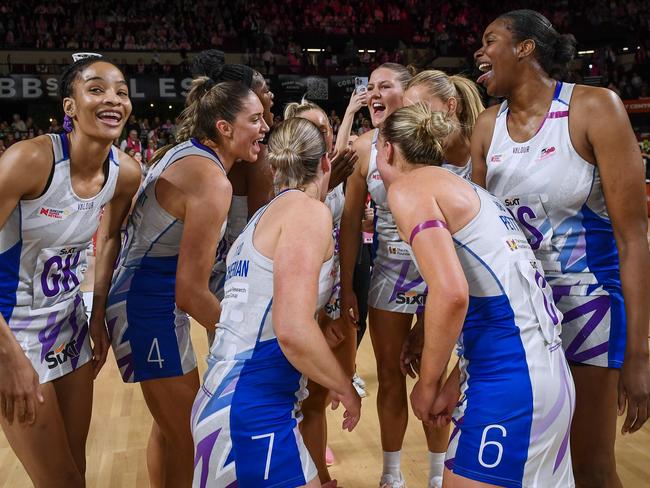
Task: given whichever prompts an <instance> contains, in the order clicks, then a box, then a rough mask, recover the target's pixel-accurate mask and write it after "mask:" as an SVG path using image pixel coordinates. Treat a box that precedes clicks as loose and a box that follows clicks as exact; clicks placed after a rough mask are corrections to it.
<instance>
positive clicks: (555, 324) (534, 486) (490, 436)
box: [445, 183, 575, 488]
mask: <svg viewBox="0 0 650 488" xmlns="http://www.w3.org/2000/svg"><path fill="white" fill-rule="evenodd" d="M469 184H471V183H469ZM472 186H473V187H474V189H475V191H476V193H477V195H478V197H479V199H480V203H481V207H480V210H479V212H478V213H477V215H476V216H475V217H474V218H473V219H472V220H471V221H470V222H469V223H468V224H467V225H465V226H464V227H463V228H462V229H460V230H459V231H457V232H456V233H455V234H453V235H452V237H453V241H454V246H455V248H456V253H457V254H458V258H459V260H460V264H461V266H462V268H463V271H464V273H465V277H466V278H467V283H468V285H469V306H468V310H467V315H466V318H465V322H464V323H463V328H462V331H461V335H460V338H459V340H458V356H459V358H460V359H459V367H460V371H461V398H460V400H459V403H458V405H457V407H456V410H455V411H454V414H453V423H454V429H453V431H452V433H451V437H450V441H449V447H448V450H447V459H446V461H445V465H446V466H447V468H448V469H450V470H451V471H453V472H454V473H456V474H458V475H460V476H463V477H465V478H469V479H473V480H477V481H482V482H484V483H491V484H495V485H498V486H504V487H509V488H521V487H526V488H550V487H553V488H556V487H557V488H568V487H572V486H574V480H573V473H572V469H571V454H570V449H569V433H570V427H571V418H572V416H573V410H574V403H575V390H574V386H573V380H572V378H571V373H570V371H569V368H568V364H567V361H566V359H565V357H564V354H563V351H562V347H561V346H562V344H561V340H560V331H561V325H560V322H561V320H562V314H561V313H560V312H559V311H558V310H557V308H556V307H555V305H554V303H553V297H552V292H551V289H550V286H549V285H548V284H547V283H546V281H545V279H544V274H543V271H542V269H541V264H540V263H539V261H538V260H537V259H536V258H535V255H534V254H533V252H532V250H531V248H530V245H529V244H528V242H527V241H526V238H525V237H524V235H523V233H522V232H521V229H520V228H519V226H518V224H517V221H516V220H515V219H514V218H513V217H512V216H511V215H510V213H509V212H508V210H507V209H506V207H505V206H504V205H503V204H502V203H501V202H500V201H499V200H498V199H497V198H496V197H494V196H492V195H490V194H489V193H488V192H486V191H485V190H483V189H482V188H479V187H478V186H475V185H472Z"/></svg>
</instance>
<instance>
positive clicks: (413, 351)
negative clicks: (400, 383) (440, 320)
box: [399, 317, 424, 378]
mask: <svg viewBox="0 0 650 488" xmlns="http://www.w3.org/2000/svg"><path fill="white" fill-rule="evenodd" d="M423 347H424V325H423V322H422V320H421V318H420V317H418V321H417V323H416V324H415V326H414V327H413V328H412V329H411V331H410V332H409V334H408V336H406V340H405V341H404V344H403V345H402V352H401V353H400V356H399V368H400V370H401V371H402V374H403V375H404V376H407V375H408V376H410V377H411V378H415V377H416V376H417V375H418V374H420V360H421V358H422V348H423Z"/></svg>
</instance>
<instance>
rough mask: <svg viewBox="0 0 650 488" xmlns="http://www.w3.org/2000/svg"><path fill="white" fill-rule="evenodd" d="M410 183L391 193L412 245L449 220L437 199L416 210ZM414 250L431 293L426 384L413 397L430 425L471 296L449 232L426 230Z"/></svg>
mask: <svg viewBox="0 0 650 488" xmlns="http://www.w3.org/2000/svg"><path fill="white" fill-rule="evenodd" d="M409 180H410V179H409V178H402V179H400V180H397V181H396V182H395V183H393V185H391V187H390V190H389V193H388V204H389V206H390V209H391V212H392V213H393V216H394V217H395V222H396V223H397V227H398V231H399V233H400V236H402V238H403V239H404V240H406V242H409V241H410V237H411V236H412V233H413V230H414V229H415V228H416V227H417V226H418V225H419V224H422V223H424V222H427V221H431V220H440V221H443V222H444V221H445V217H444V215H443V213H442V211H441V210H440V208H439V206H438V204H437V202H436V199H435V197H434V196H433V194H430V195H429V196H428V201H426V202H422V203H423V204H421V205H417V206H414V205H413V198H412V196H413V191H412V189H411V188H409V184H410V183H411V182H410V181H409ZM411 247H412V249H413V252H414V254H415V259H416V261H417V263H418V269H419V271H420V274H421V275H422V277H423V278H424V280H425V282H426V283H427V286H428V288H429V294H428V295H427V300H426V304H425V309H424V346H423V349H422V359H421V364H420V379H419V381H418V384H417V385H416V388H415V389H414V391H413V393H412V394H411V404H412V407H413V411H414V413H415V414H416V416H418V418H419V419H421V420H423V421H430V420H431V419H430V412H431V407H432V405H433V401H434V399H435V397H436V395H437V385H438V381H439V379H440V377H441V375H442V374H443V373H444V371H445V369H446V366H447V363H448V362H449V357H450V355H451V352H452V350H453V348H454V344H455V342H456V341H457V339H458V336H459V335H460V332H461V329H462V326H463V320H464V319H465V314H466V313H467V306H468V303H469V291H468V285H467V280H466V278H465V274H464V272H463V269H462V267H461V264H460V261H459V260H458V256H457V255H456V251H455V248H454V243H453V240H452V238H451V233H450V232H449V230H448V229H445V228H440V227H433V228H427V229H425V230H422V231H420V232H419V233H416V234H414V235H413V240H412V241H411Z"/></svg>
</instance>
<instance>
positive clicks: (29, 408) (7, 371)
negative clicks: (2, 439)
mask: <svg viewBox="0 0 650 488" xmlns="http://www.w3.org/2000/svg"><path fill="white" fill-rule="evenodd" d="M9 348H10V350H7V351H3V352H2V354H0V410H1V411H2V416H3V417H4V418H5V419H6V420H7V423H8V424H9V425H12V424H13V421H14V417H15V418H16V419H17V420H18V422H19V423H21V424H28V425H32V424H33V423H34V422H35V421H36V415H37V413H38V407H39V406H40V405H41V404H43V402H44V401H45V399H44V397H43V392H42V390H41V384H40V382H39V380H38V374H37V373H36V371H35V370H34V367H33V366H32V363H31V362H30V361H29V359H27V356H25V353H24V352H23V350H22V349H21V348H20V346H18V344H15V347H14V346H13V345H11V346H9Z"/></svg>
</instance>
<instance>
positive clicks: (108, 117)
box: [63, 61, 132, 141]
mask: <svg viewBox="0 0 650 488" xmlns="http://www.w3.org/2000/svg"><path fill="white" fill-rule="evenodd" d="M63 109H64V111H65V113H66V114H67V115H69V116H70V117H71V118H72V119H73V121H74V127H75V130H78V131H81V132H83V133H84V134H87V135H88V136H90V137H92V138H96V139H102V140H107V141H112V140H113V139H115V138H117V137H119V136H120V134H121V133H122V129H123V128H124V125H125V124H126V121H127V120H128V118H129V116H130V115H131V110H132V107H131V100H130V99H129V89H128V86H127V83H126V81H125V79H124V75H123V74H122V72H121V71H120V70H119V69H118V68H117V67H116V66H114V65H112V64H110V63H106V62H102V61H98V62H96V63H93V64H91V65H89V66H87V67H85V68H84V69H83V70H81V71H80V72H79V73H78V74H77V77H76V79H75V81H74V84H73V87H72V93H71V96H69V97H66V98H64V100H63Z"/></svg>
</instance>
